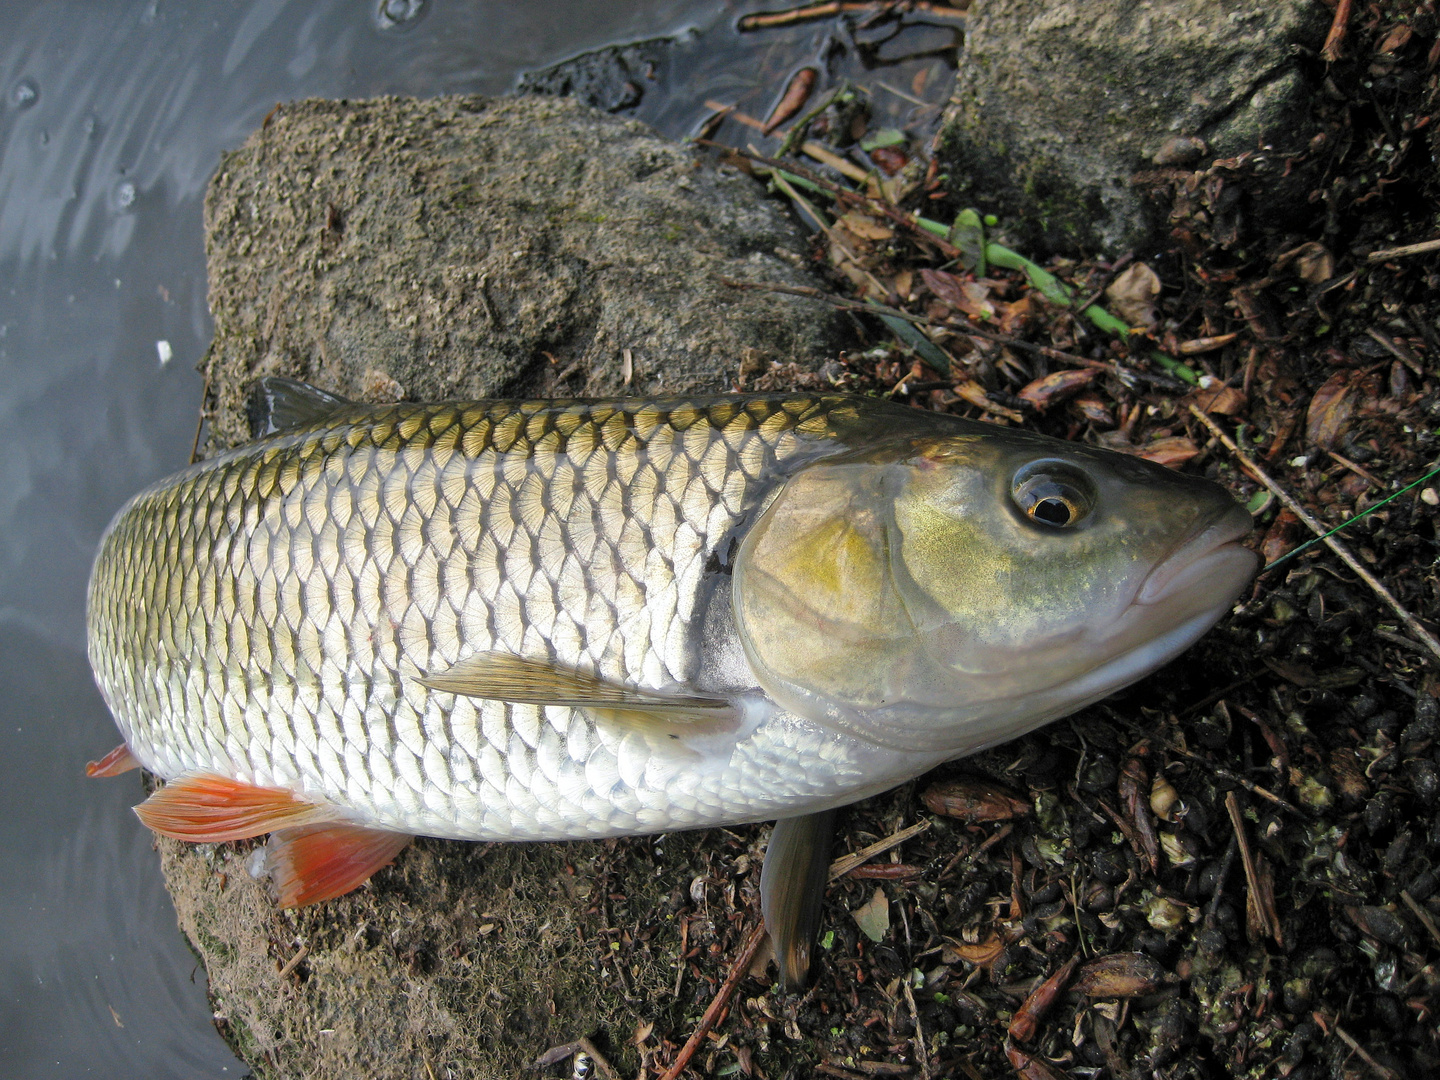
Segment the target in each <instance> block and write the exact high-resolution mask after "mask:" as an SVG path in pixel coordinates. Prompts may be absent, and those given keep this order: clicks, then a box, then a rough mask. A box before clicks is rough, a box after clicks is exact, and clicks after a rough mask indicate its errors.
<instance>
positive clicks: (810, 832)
mask: <svg viewBox="0 0 1440 1080" xmlns="http://www.w3.org/2000/svg"><path fill="white" fill-rule="evenodd" d="M834 831H835V811H834V810H822V811H821V812H820V813H818V814H806V815H805V816H804V817H795V818H781V819H780V820H779V821H777V822H775V828H774V830H773V831H772V832H771V833H770V843H769V845H768V846H767V847H766V848H765V865H764V866H763V867H762V869H761V871H760V909H761V911H762V912H764V915H765V928H766V929H767V930H769V931H770V940H771V941H772V942H773V943H774V945H775V963H776V964H777V965H778V966H779V968H780V982H781V985H782V986H784V988H785V989H786V990H787V991H792V992H793V991H796V990H801V989H803V988H804V986H805V982H806V980H807V978H808V976H809V974H810V957H811V953H812V952H813V950H814V948H815V934H816V931H817V930H818V929H819V926H820V902H821V900H822V899H823V898H824V895H825V881H826V877H827V874H828V871H829V868H830V838H831V836H832V835H833V834H834Z"/></svg>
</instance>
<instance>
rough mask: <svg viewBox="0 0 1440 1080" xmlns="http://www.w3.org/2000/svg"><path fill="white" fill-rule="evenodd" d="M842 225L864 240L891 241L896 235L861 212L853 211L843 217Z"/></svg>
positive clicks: (892, 230)
mask: <svg viewBox="0 0 1440 1080" xmlns="http://www.w3.org/2000/svg"><path fill="white" fill-rule="evenodd" d="M840 224H841V225H843V226H844V227H845V229H846V230H848V231H849V232H851V233H854V234H855V235H856V236H858V237H860V238H861V239H862V240H889V239H891V238H892V237H894V235H895V230H894V229H892V228H890V227H889V226H888V225H882V224H881V223H880V221H878V220H877V219H876V218H873V217H871V216H870V215H869V214H866V213H863V212H862V211H859V210H851V211H850V212H849V213H848V214H845V215H844V216H842V217H841V218H840Z"/></svg>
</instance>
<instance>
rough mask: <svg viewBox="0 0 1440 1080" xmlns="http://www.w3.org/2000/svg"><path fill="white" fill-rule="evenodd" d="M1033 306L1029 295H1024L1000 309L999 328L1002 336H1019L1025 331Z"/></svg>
mask: <svg viewBox="0 0 1440 1080" xmlns="http://www.w3.org/2000/svg"><path fill="white" fill-rule="evenodd" d="M1033 310H1034V305H1032V304H1031V302H1030V294H1029V293H1026V294H1025V295H1024V296H1022V297H1021V298H1020V299H1019V300H1012V301H1010V303H1008V304H1002V305H1001V307H1000V321H999V324H998V325H999V327H1000V332H1001V333H1002V334H1019V333H1020V332H1021V331H1022V330H1024V329H1025V325H1026V324H1027V323H1028V322H1029V321H1030V315H1031V313H1032V312H1033Z"/></svg>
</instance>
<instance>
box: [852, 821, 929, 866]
mask: <svg viewBox="0 0 1440 1080" xmlns="http://www.w3.org/2000/svg"><path fill="white" fill-rule="evenodd" d="M928 828H930V820H929V819H928V818H927V819H925V820H924V821H917V822H916V823H915V824H914V825H911V826H910V827H909V828H905V829H901V830H900V831H899V832H897V833H891V834H890V835H889V836H887V837H885V839H884V840H877V841H876V842H875V843H873V844H871V845H870V846H869V847H863V848H861V849H860V850H859V851H853V852H851V853H850V854H849V855H841V856H840V858H838V859H836V860H835V861H834V862H832V863H831V864H830V876H829V878H828V879H827V880H829V881H834V880H835V879H836V878H841V877H844V876H845V875H846V874H848V873H849V872H850V871H851V870H854V869H855V868H856V867H857V866H859V865H860V864H861V863H864V862H868V861H869V860H871V859H873V858H874V857H875V856H876V855H881V854H884V853H885V852H887V851H889V850H890V849H891V848H893V847H899V846H900V845H901V844H903V843H904V842H905V841H906V840H909V839H910V838H911V837H912V836H919V835H920V834H921V833H922V832H924V831H925V830H926V829H928Z"/></svg>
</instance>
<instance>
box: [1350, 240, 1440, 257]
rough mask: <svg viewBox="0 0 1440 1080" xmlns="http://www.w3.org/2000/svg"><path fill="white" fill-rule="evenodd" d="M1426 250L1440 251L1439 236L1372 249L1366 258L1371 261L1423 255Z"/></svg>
mask: <svg viewBox="0 0 1440 1080" xmlns="http://www.w3.org/2000/svg"><path fill="white" fill-rule="evenodd" d="M1428 251H1440V237H1437V238H1436V239H1434V240H1421V241H1420V243H1418V244H1406V245H1405V246H1404V247H1398V248H1386V249H1385V250H1384V251H1372V252H1371V253H1370V254H1369V255H1368V256H1367V258H1369V260H1370V261H1371V262H1384V261H1385V260H1386V259H1399V258H1402V257H1404V256H1406V255H1424V254H1425V253H1426V252H1428Z"/></svg>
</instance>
